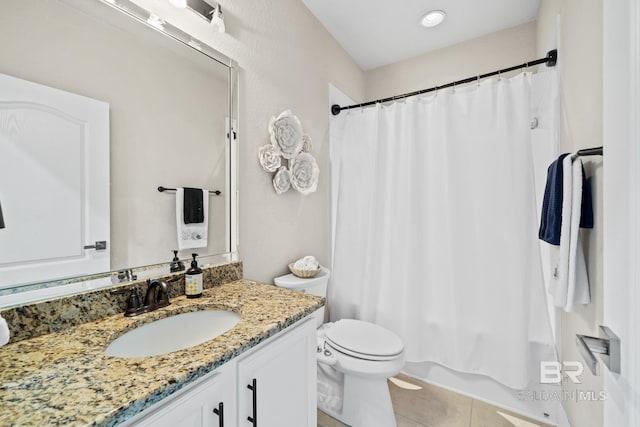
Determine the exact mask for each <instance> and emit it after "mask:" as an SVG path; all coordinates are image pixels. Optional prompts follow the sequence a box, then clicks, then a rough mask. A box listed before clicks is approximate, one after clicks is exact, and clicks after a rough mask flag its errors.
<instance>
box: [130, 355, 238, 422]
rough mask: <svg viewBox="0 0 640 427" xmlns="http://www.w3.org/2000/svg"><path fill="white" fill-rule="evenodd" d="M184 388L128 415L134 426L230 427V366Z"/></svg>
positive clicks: (232, 408) (232, 395)
mask: <svg viewBox="0 0 640 427" xmlns="http://www.w3.org/2000/svg"><path fill="white" fill-rule="evenodd" d="M225 368H229V369H225V370H223V371H220V372H216V373H215V374H213V375H212V376H210V377H208V378H206V379H204V380H202V381H201V382H200V383H198V384H196V385H194V386H191V387H189V388H188V389H187V390H186V391H184V392H177V393H176V394H174V395H173V396H172V397H169V398H168V399H166V400H165V401H163V402H161V403H160V404H159V405H158V406H160V408H159V409H155V408H153V407H152V408H150V410H149V411H148V412H144V413H143V414H141V415H140V416H138V417H136V418H135V419H132V420H131V421H130V422H129V423H127V424H128V425H133V426H136V427H143V426H144V427H165V426H166V427H178V426H179V427H205V426H206V427H223V426H225V427H233V426H235V425H236V419H235V412H236V411H235V405H234V403H235V393H234V391H235V388H234V383H235V378H234V370H233V368H231V367H227V366H225Z"/></svg>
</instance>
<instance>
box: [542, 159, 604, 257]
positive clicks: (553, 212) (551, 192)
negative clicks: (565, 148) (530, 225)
mask: <svg viewBox="0 0 640 427" xmlns="http://www.w3.org/2000/svg"><path fill="white" fill-rule="evenodd" d="M568 155H569V153H565V154H562V155H560V157H558V159H557V160H556V161H554V162H553V163H551V165H549V168H548V169H547V185H546V187H545V189H544V199H543V200H542V215H541V217H542V218H541V220H540V230H539V231H538V238H540V240H544V241H545V242H547V243H550V244H552V245H556V246H557V245H560V230H561V228H562V179H563V173H562V161H563V160H564V158H565V157H567V156H568ZM580 227H582V228H593V200H592V195H591V179H589V180H588V181H587V179H586V177H585V173H584V167H583V168H582V201H581V212H580Z"/></svg>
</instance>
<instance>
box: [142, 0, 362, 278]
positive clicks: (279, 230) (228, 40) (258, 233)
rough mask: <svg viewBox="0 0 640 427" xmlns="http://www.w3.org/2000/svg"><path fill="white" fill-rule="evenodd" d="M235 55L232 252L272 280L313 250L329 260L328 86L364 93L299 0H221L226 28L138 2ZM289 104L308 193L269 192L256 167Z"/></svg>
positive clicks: (247, 268)
mask: <svg viewBox="0 0 640 427" xmlns="http://www.w3.org/2000/svg"><path fill="white" fill-rule="evenodd" d="M136 2H137V3H139V4H141V5H143V6H144V7H146V8H147V9H149V10H153V11H155V12H156V13H157V14H158V15H159V16H161V17H164V18H166V19H167V20H169V21H170V22H172V23H174V24H175V25H176V26H178V27H181V28H183V29H185V30H187V32H189V33H190V34H192V35H194V36H195V37H197V38H200V39H201V40H203V41H204V42H206V43H208V44H210V45H211V46H213V47H214V48H216V49H218V50H219V51H220V52H222V53H223V54H225V55H227V56H229V57H231V58H233V59H235V60H236V61H237V62H238V65H239V68H240V132H239V137H240V148H239V149H240V155H239V158H240V159H239V160H240V176H239V181H240V182H239V186H240V188H239V190H240V206H239V208H240V223H239V226H240V248H239V252H240V258H241V259H242V261H243V262H244V273H245V277H247V278H250V279H255V280H261V281H265V282H271V281H272V280H273V278H274V277H275V276H277V275H280V274H283V273H287V272H288V271H287V264H288V263H289V262H291V261H293V260H295V259H296V258H298V257H301V256H303V255H307V254H311V255H315V256H317V257H318V258H319V259H320V261H321V262H322V263H323V264H325V265H326V264H328V262H329V238H330V237H329V234H330V233H329V227H330V219H329V208H328V206H329V155H328V153H329V151H328V130H329V114H330V113H329V89H328V84H329V82H331V83H333V84H334V85H336V86H337V87H339V88H340V89H341V90H343V91H344V92H345V93H347V94H348V95H349V96H351V97H352V98H354V99H356V100H358V99H362V98H363V95H364V77H363V73H362V71H361V70H360V68H359V67H358V66H357V65H356V64H355V62H354V61H353V60H352V59H351V58H350V57H349V56H348V55H347V54H346V53H345V52H344V50H343V49H342V48H341V47H340V46H339V45H338V43H337V42H336V41H335V40H334V39H333V38H332V37H331V36H330V35H329V33H328V32H327V31H326V30H325V29H324V27H322V26H321V25H320V23H319V22H318V21H317V20H316V18H315V17H314V16H313V15H312V14H311V12H309V11H308V10H307V8H306V7H305V6H304V5H303V3H302V2H301V1H299V0H278V1H267V0H226V1H221V5H222V10H223V12H224V15H225V22H226V28H227V33H226V34H215V33H213V32H212V31H211V28H210V27H209V26H208V25H207V23H206V22H205V21H204V20H202V19H201V18H200V17H198V16H195V15H194V14H193V13H192V12H189V11H178V10H176V9H172V8H171V6H168V2H157V1H153V0H136ZM286 109H291V110H292V111H293V113H294V114H296V115H297V116H298V117H299V118H300V120H301V122H302V126H303V128H304V131H305V133H308V134H309V135H310V136H311V138H312V140H313V150H312V154H313V155H314V156H315V157H316V158H317V159H318V164H319V167H320V180H319V185H318V190H317V192H316V193H314V194H311V195H308V196H303V195H301V194H299V193H297V192H293V191H291V190H290V191H289V192H288V193H285V194H284V195H280V196H278V195H276V193H275V192H274V190H273V187H272V184H271V174H268V173H266V172H264V171H263V170H262V168H261V167H260V165H259V163H258V157H257V153H258V148H259V147H260V146H261V145H264V144H266V143H267V142H268V141H269V133H268V130H267V126H268V124H269V119H270V118H271V116H273V115H278V114H279V113H280V112H281V111H283V110H286Z"/></svg>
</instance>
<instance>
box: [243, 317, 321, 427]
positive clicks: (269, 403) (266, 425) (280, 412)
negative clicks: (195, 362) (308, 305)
mask: <svg viewBox="0 0 640 427" xmlns="http://www.w3.org/2000/svg"><path fill="white" fill-rule="evenodd" d="M315 346H316V333H315V320H314V318H311V319H308V320H306V321H304V322H302V323H301V324H300V325H299V326H297V327H295V328H292V330H290V331H289V332H286V333H285V334H284V335H283V336H281V337H277V336H276V337H275V339H273V340H269V341H268V342H267V343H266V345H265V346H263V347H261V348H259V349H258V350H256V351H254V352H252V353H251V354H250V355H248V356H246V357H243V358H241V359H240V360H239V361H238V384H237V386H238V426H240V427H244V426H247V427H253V426H259V427H304V426H309V427H315V426H316V425H317V415H316V355H315Z"/></svg>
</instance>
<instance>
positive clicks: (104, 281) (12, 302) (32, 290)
mask: <svg viewBox="0 0 640 427" xmlns="http://www.w3.org/2000/svg"><path fill="white" fill-rule="evenodd" d="M73 1H74V0H63V2H65V3H68V4H71V5H73ZM85 1H87V0H82V2H83V3H84V2H85ZM91 1H95V2H98V3H102V4H104V5H107V6H109V7H111V8H112V9H114V10H116V11H117V12H118V13H122V14H123V15H126V16H128V17H129V18H130V19H134V20H136V21H138V22H139V23H141V24H142V25H145V26H146V27H148V28H151V29H152V30H154V31H157V32H159V33H160V34H161V35H163V36H165V37H169V38H171V39H173V40H174V41H176V42H178V43H180V44H182V45H184V46H185V47H187V48H189V49H193V50H195V51H197V52H199V53H201V54H203V55H205V56H207V57H208V58H210V59H211V60H214V61H216V62H218V63H219V64H221V65H223V66H225V67H227V68H228V72H229V80H228V81H229V85H228V86H229V91H228V119H229V120H228V123H227V128H228V129H230V130H231V132H230V136H232V137H228V138H227V140H226V144H227V145H228V147H227V150H226V153H227V154H226V159H225V162H226V164H227V169H228V179H227V180H226V186H225V187H226V188H225V192H226V194H228V195H229V196H228V200H227V201H226V205H227V207H226V209H225V210H226V211H227V212H226V215H228V221H227V224H228V227H227V230H226V232H227V241H228V242H229V246H228V247H227V248H226V249H227V252H225V253H221V254H210V255H206V256H202V257H201V263H200V264H201V266H203V267H209V266H212V265H223V264H228V263H232V262H236V261H238V253H237V248H238V192H237V188H238V178H237V177H238V120H239V109H238V99H239V85H238V83H239V82H238V81H239V77H238V74H239V72H238V66H237V63H236V62H235V61H234V60H233V59H231V58H229V57H227V56H226V55H224V54H222V53H220V52H219V51H217V50H216V49H214V48H213V47H211V46H209V45H208V44H206V43H204V42H202V41H201V40H199V39H197V38H195V37H192V36H191V35H189V34H187V33H186V32H184V31H182V30H180V29H179V28H177V27H175V26H174V25H172V24H171V23H169V22H165V21H163V26H162V27H163V28H162V29H160V28H158V27H156V26H153V25H151V24H149V22H148V21H147V20H148V18H149V17H150V16H151V15H152V13H151V12H149V11H148V10H146V9H144V8H142V7H140V6H138V5H137V4H135V3H133V2H132V1H130V0H91ZM182 261H183V262H188V261H190V259H183V260H182ZM169 265H170V262H166V263H160V264H153V265H144V266H130V267H128V268H127V270H130V271H131V272H132V273H134V274H136V276H138V278H137V279H133V280H121V279H119V278H118V270H111V271H107V272H99V273H95V274H91V275H79V276H70V277H63V278H56V279H51V280H47V281H41V282H35V283H26V284H17V285H15V286H11V287H7V288H3V289H0V310H2V309H6V308H10V307H15V306H21V305H24V304H29V303H34V302H39V301H43V300H48V299H51V298H56V297H61V296H70V295H76V294H81V293H86V292H91V291H95V290H97V289H104V288H108V287H112V286H119V285H121V284H123V283H127V282H129V281H131V282H133V281H136V280H143V279H146V278H152V277H159V276H161V275H166V274H168V272H169ZM119 271H123V270H122V269H120V270H119Z"/></svg>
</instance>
